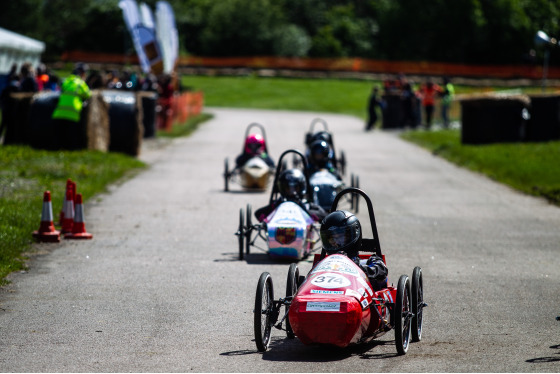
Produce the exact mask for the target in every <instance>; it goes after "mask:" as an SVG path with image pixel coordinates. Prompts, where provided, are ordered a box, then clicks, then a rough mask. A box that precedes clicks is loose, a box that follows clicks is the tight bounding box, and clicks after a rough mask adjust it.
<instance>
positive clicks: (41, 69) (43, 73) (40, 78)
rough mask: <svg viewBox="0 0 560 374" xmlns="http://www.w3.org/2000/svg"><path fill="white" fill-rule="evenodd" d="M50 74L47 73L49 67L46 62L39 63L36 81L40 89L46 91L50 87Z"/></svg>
mask: <svg viewBox="0 0 560 374" xmlns="http://www.w3.org/2000/svg"><path fill="white" fill-rule="evenodd" d="M49 79H50V78H49V74H48V73H47V67H46V66H45V64H39V66H37V76H36V77H35V81H36V82H37V88H38V89H39V91H44V90H47V89H48V84H49Z"/></svg>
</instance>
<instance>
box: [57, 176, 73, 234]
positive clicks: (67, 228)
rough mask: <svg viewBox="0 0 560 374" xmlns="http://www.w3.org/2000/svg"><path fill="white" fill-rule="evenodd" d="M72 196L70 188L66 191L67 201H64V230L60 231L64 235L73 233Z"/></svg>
mask: <svg viewBox="0 0 560 374" xmlns="http://www.w3.org/2000/svg"><path fill="white" fill-rule="evenodd" d="M72 195H73V193H72V187H70V188H69V189H68V190H66V200H65V201H64V203H65V206H64V216H63V217H62V223H61V224H62V229H61V230H60V231H61V232H62V233H63V234H66V233H69V232H72V226H73V225H74V199H73V197H72Z"/></svg>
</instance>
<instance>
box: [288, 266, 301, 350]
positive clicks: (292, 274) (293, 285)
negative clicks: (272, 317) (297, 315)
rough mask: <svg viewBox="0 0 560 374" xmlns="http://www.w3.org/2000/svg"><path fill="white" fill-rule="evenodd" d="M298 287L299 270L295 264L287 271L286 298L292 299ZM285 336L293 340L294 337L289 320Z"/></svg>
mask: <svg viewBox="0 0 560 374" xmlns="http://www.w3.org/2000/svg"><path fill="white" fill-rule="evenodd" d="M298 286H299V269H298V266H297V264H291V265H290V269H289V270H288V280H287V281H286V298H288V297H293V296H295V295H296V293H297V290H298ZM289 308H290V307H289V306H288V305H286V313H288V310H289ZM286 335H287V336H288V339H293V338H295V337H296V335H295V334H294V331H293V330H292V325H290V318H289V317H287V318H286Z"/></svg>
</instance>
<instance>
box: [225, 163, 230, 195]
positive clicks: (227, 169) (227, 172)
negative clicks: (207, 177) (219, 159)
mask: <svg viewBox="0 0 560 374" xmlns="http://www.w3.org/2000/svg"><path fill="white" fill-rule="evenodd" d="M224 191H226V192H228V191H229V165H228V159H227V158H226V159H225V161H224Z"/></svg>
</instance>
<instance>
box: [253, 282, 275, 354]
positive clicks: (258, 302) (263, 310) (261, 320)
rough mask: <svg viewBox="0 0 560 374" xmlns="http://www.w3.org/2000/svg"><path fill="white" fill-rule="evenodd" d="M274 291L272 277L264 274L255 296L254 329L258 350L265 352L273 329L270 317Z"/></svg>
mask: <svg viewBox="0 0 560 374" xmlns="http://www.w3.org/2000/svg"><path fill="white" fill-rule="evenodd" d="M273 300H274V290H273V287H272V277H271V276H270V274H269V273H267V272H264V273H262V274H261V277H260V278H259V283H258V285H257V294H256V296H255V310H254V311H253V313H254V318H255V319H254V329H255V343H256V344H257V350H258V351H259V352H264V351H266V350H267V348H268V345H269V344H270V331H271V329H272V321H271V320H270V315H271V313H272V309H273V307H274V302H273Z"/></svg>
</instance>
